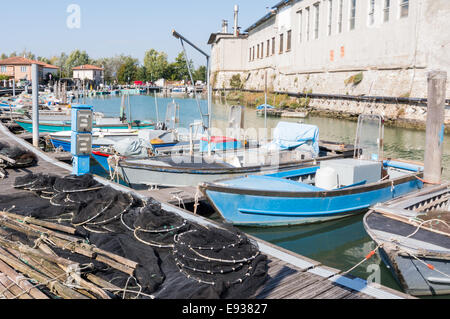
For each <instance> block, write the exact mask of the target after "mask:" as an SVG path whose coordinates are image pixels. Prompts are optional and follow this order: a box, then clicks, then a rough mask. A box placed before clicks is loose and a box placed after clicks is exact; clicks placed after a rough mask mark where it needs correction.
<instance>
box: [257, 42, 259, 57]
mask: <svg viewBox="0 0 450 319" xmlns="http://www.w3.org/2000/svg"><path fill="white" fill-rule="evenodd" d="M256 47H257V48H258V49H257V51H256V58H257V59H259V44H257V45H256Z"/></svg>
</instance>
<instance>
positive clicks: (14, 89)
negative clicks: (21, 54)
mask: <svg viewBox="0 0 450 319" xmlns="http://www.w3.org/2000/svg"><path fill="white" fill-rule="evenodd" d="M12 81H13V82H12V83H13V88H12V89H13V96H14V97H15V96H16V79H13V80H12Z"/></svg>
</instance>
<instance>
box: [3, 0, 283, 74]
mask: <svg viewBox="0 0 450 319" xmlns="http://www.w3.org/2000/svg"><path fill="white" fill-rule="evenodd" d="M2 2H3V3H2V10H1V13H2V14H1V25H2V31H1V32H0V34H1V36H2V40H1V47H0V53H6V54H9V53H11V52H13V51H16V52H18V53H19V52H22V51H23V50H24V49H26V50H27V51H31V52H33V53H34V54H35V55H36V56H44V57H51V56H53V55H59V54H60V53H61V52H66V53H70V52H71V51H72V50H74V49H80V50H85V51H87V52H88V54H89V55H90V56H91V57H92V58H99V57H109V56H114V55H116V54H126V55H132V56H133V57H135V58H138V59H139V60H140V61H141V62H142V60H143V57H144V52H145V51H146V50H148V49H150V48H154V49H156V50H158V51H164V52H166V53H167V54H168V56H169V60H170V61H173V59H174V58H175V57H176V55H177V54H178V53H179V52H180V51H181V50H182V48H181V45H180V42H179V40H177V39H175V38H174V37H173V36H172V35H171V30H172V29H175V30H177V31H178V32H179V33H181V34H182V35H184V36H185V37H187V38H188V39H189V40H191V41H192V42H193V43H195V44H196V45H198V46H199V47H200V48H201V49H203V50H205V51H206V52H210V48H209V46H208V45H207V41H208V38H209V35H210V34H211V33H213V32H218V31H219V30H220V27H221V21H222V19H226V20H228V23H229V31H230V32H232V27H233V8H234V5H235V4H238V5H239V26H240V27H242V30H245V29H246V28H247V27H249V26H250V25H251V24H253V23H254V22H256V21H257V20H258V19H259V18H261V17H262V16H263V15H265V14H266V13H267V10H266V7H269V6H270V7H271V6H273V5H275V4H276V3H277V2H278V0H165V1H164V0H163V1H155V0H129V1H106V0H90V1H89V0H69V1H67V0H40V1H35V0H23V1H2ZM70 4H76V5H79V7H80V9H81V28H80V29H70V28H68V27H67V23H66V21H67V18H68V17H69V16H70V13H67V8H68V6H69V5H70ZM7 26H8V28H9V32H4V31H6V28H7ZM188 54H189V57H190V58H191V59H193V60H194V63H195V64H196V67H197V66H198V65H199V64H200V63H201V64H204V58H203V57H202V56H201V55H199V54H196V53H194V51H192V50H189V52H188Z"/></svg>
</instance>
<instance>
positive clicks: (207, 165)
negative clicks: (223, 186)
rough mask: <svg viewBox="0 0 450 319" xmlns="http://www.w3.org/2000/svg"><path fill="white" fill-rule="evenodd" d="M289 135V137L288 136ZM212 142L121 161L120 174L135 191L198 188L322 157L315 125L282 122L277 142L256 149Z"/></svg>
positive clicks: (227, 140)
mask: <svg viewBox="0 0 450 319" xmlns="http://www.w3.org/2000/svg"><path fill="white" fill-rule="evenodd" d="M288 133H289V134H290V136H289V137H288V136H286V135H285V134H288ZM278 134H279V135H278ZM210 140H211V143H209V142H208V141H207V140H205V139H203V140H201V141H200V150H203V152H201V151H200V152H196V153H191V154H172V155H169V156H155V157H152V158H147V159H133V158H121V159H120V160H119V162H118V165H117V166H116V170H117V173H118V175H119V176H121V178H122V179H123V180H124V181H125V182H127V183H128V184H129V185H131V186H132V187H135V186H136V187H139V185H158V186H164V187H183V186H194V187H195V186H197V185H198V184H199V183H202V182H212V181H215V180H219V179H224V178H236V177H240V176H244V175H248V174H264V173H269V172H270V173H274V172H276V171H278V170H286V169H292V168H294V167H298V166H301V165H303V164H305V163H311V162H314V161H315V160H316V158H317V157H318V156H320V148H319V133H318V128H317V126H314V125H306V124H298V123H286V122H280V123H279V125H278V126H277V129H275V136H274V140H273V141H272V142H270V143H267V144H264V145H258V146H255V147H247V146H246V145H247V144H245V143H240V142H239V141H238V140H237V139H230V138H225V137H211V139H210ZM214 141H219V142H217V143H214ZM208 144H210V145H211V144H213V145H212V146H211V149H212V153H211V155H209V154H208V152H206V151H205V150H206V149H208ZM205 145H206V146H205ZM335 157H344V155H336V156H335ZM335 157H333V158H335Z"/></svg>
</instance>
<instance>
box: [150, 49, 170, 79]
mask: <svg viewBox="0 0 450 319" xmlns="http://www.w3.org/2000/svg"><path fill="white" fill-rule="evenodd" d="M168 65H169V62H168V61H167V54H166V53H164V52H158V51H156V50H155V49H150V50H149V51H147V52H145V56H144V67H145V69H146V71H147V74H146V75H147V76H146V78H145V79H144V80H145V81H157V80H159V79H161V78H163V77H164V75H165V72H166V71H167V67H168Z"/></svg>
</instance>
